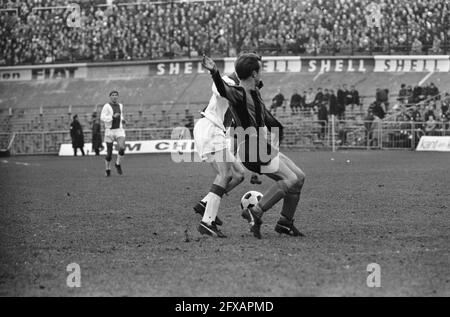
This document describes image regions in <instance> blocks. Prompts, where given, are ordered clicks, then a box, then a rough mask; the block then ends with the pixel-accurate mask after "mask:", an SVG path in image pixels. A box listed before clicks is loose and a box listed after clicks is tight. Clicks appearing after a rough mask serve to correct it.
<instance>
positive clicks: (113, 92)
mask: <svg viewBox="0 0 450 317" xmlns="http://www.w3.org/2000/svg"><path fill="white" fill-rule="evenodd" d="M112 94H117V95H119V92H118V91H117V90H113V91H111V92H110V93H109V96H110V97H111V95H112Z"/></svg>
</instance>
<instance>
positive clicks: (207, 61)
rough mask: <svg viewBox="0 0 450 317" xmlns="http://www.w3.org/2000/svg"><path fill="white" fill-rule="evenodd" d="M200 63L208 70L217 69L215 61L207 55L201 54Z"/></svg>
mask: <svg viewBox="0 0 450 317" xmlns="http://www.w3.org/2000/svg"><path fill="white" fill-rule="evenodd" d="M202 65H203V67H205V68H206V69H207V70H209V71H210V72H212V71H214V70H216V69H217V66H216V63H214V61H213V59H212V58H211V57H208V56H206V55H203V59H202Z"/></svg>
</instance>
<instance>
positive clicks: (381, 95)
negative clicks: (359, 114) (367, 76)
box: [375, 88, 389, 113]
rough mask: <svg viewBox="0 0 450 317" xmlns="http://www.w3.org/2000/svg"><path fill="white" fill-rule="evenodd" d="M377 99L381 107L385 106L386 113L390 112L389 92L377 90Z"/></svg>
mask: <svg viewBox="0 0 450 317" xmlns="http://www.w3.org/2000/svg"><path fill="white" fill-rule="evenodd" d="M375 99H376V101H377V103H378V104H379V105H381V104H384V106H385V109H384V110H385V112H386V113H388V112H389V90H388V89H380V88H377V90H376V93H375Z"/></svg>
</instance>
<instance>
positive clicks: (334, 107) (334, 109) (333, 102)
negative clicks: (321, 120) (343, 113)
mask: <svg viewBox="0 0 450 317" xmlns="http://www.w3.org/2000/svg"><path fill="white" fill-rule="evenodd" d="M329 104H330V108H329V109H330V111H329V113H330V115H334V116H338V115H339V109H338V104H337V97H336V95H335V93H334V90H333V89H330V102H329Z"/></svg>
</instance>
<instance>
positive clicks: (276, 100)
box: [270, 87, 285, 114]
mask: <svg viewBox="0 0 450 317" xmlns="http://www.w3.org/2000/svg"><path fill="white" fill-rule="evenodd" d="M284 101H285V98H284V96H283V94H282V93H281V88H280V87H278V89H277V94H276V95H275V96H274V97H273V98H272V105H271V106H270V111H271V112H272V113H273V114H275V113H276V111H277V108H280V107H283V105H284Z"/></svg>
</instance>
